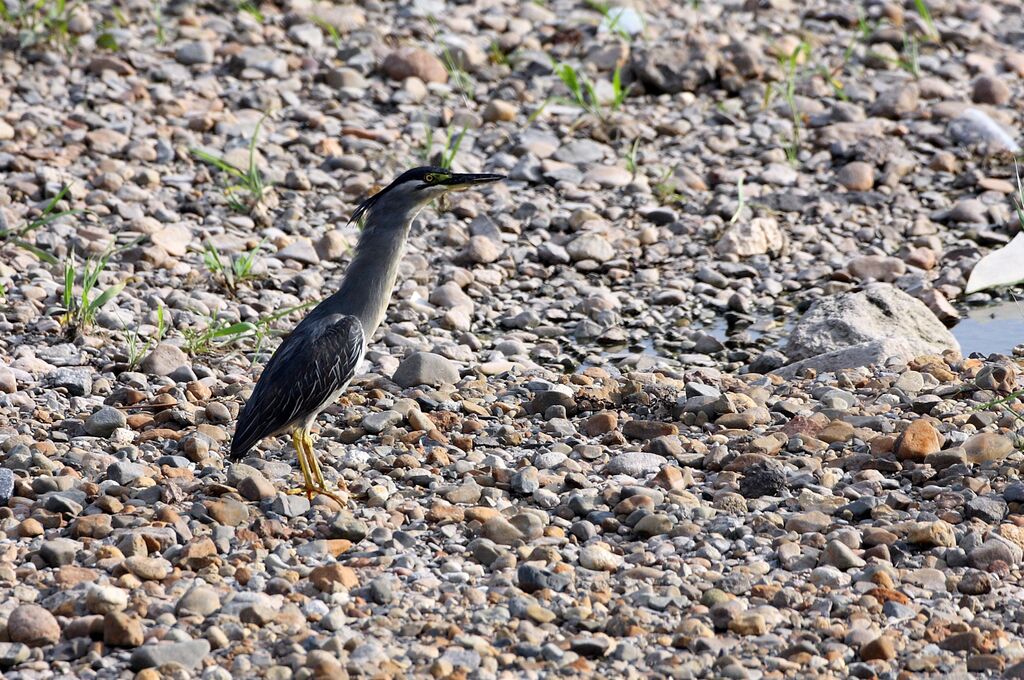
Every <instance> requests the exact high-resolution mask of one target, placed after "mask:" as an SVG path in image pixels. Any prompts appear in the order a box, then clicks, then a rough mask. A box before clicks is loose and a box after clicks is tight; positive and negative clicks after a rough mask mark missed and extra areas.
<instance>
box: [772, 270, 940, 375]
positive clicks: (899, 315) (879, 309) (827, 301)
mask: <svg viewBox="0 0 1024 680" xmlns="http://www.w3.org/2000/svg"><path fill="white" fill-rule="evenodd" d="M946 350H955V351H958V352H959V351H960V345H959V343H958V342H957V341H956V338H954V337H953V334H952V333H950V332H949V331H948V330H947V329H946V327H945V326H944V325H943V324H942V322H941V321H939V320H938V318H936V316H935V314H933V313H932V311H931V310H930V309H928V306H927V305H925V304H924V303H923V302H921V301H920V300H917V299H915V298H913V297H911V296H909V295H907V294H906V293H904V292H903V291H901V290H899V289H898V288H895V287H894V286H892V285H890V284H887V283H873V284H870V285H868V286H867V287H865V288H864V289H863V290H861V291H857V292H852V293H844V294H842V295H835V296H832V297H828V298H824V299H822V300H819V301H818V302H816V303H815V304H814V305H813V306H812V307H811V308H810V310H808V312H807V313H806V314H805V315H804V316H803V318H802V319H800V321H799V322H797V324H796V326H795V327H794V328H793V332H792V333H791V334H790V336H789V343H788V344H787V345H786V350H785V351H786V356H787V357H788V358H789V360H790V361H791V362H795V363H790V364H789V365H788V366H784V367H783V368H781V369H779V370H778V371H776V373H779V374H781V375H793V374H795V373H797V372H798V371H799V370H801V369H804V368H813V369H815V370H818V371H835V370H837V369H841V368H857V367H860V366H869V365H871V364H883V363H885V362H887V361H889V360H892V359H898V360H900V361H904V362H906V361H910V360H911V359H913V358H914V357H918V356H921V355H922V354H941V353H942V352H944V351H946Z"/></svg>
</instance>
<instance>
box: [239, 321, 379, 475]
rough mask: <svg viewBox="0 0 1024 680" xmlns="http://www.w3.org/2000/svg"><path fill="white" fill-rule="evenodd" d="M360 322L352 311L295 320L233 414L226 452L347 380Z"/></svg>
mask: <svg viewBox="0 0 1024 680" xmlns="http://www.w3.org/2000/svg"><path fill="white" fill-rule="evenodd" d="M364 343H365V340H364V338H363V327H362V324H361V323H359V319H357V318H356V317H354V316H338V315H334V316H329V317H325V318H324V319H322V320H318V321H316V322H315V323H312V324H301V325H300V326H299V327H298V328H296V330H295V332H293V333H292V334H291V335H290V336H288V337H287V338H286V339H285V341H284V342H283V343H282V344H281V346H280V347H278V348H277V351H276V352H274V356H272V357H271V358H270V361H269V362H267V367H266V368H265V369H263V374H262V375H261V376H260V379H259V380H258V381H257V383H256V389H254V390H253V392H252V396H250V397H249V400H248V401H247V402H246V404H245V408H244V409H243V410H242V414H241V415H240V416H239V417H238V425H237V427H236V428H235V436H234V438H233V439H232V441H231V458H232V459H233V460H237V459H239V458H241V457H242V456H244V455H245V453H246V451H248V450H249V449H250V448H252V447H253V446H254V445H255V444H256V442H258V441H259V440H261V439H263V438H264V437H267V436H269V435H272V434H274V433H276V432H279V431H281V430H282V429H283V428H284V427H286V426H287V425H289V424H292V423H294V422H295V421H297V420H300V419H302V418H303V417H305V416H308V415H309V414H311V413H313V412H315V411H317V410H318V409H320V408H321V407H322V406H323V405H324V402H325V401H327V400H328V399H330V398H331V395H333V394H334V393H335V392H337V391H338V390H340V389H342V388H343V387H344V386H345V384H346V383H348V382H349V381H350V380H352V377H353V376H354V375H355V372H356V369H357V368H358V365H359V362H360V361H361V360H362V358H363V349H364Z"/></svg>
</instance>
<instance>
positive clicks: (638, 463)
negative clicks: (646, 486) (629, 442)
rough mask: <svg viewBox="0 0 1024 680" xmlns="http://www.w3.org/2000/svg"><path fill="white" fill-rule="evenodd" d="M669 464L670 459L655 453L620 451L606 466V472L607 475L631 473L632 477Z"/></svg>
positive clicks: (655, 470)
mask: <svg viewBox="0 0 1024 680" xmlns="http://www.w3.org/2000/svg"><path fill="white" fill-rule="evenodd" d="M666 464H668V459H666V458H664V457H663V456H658V455H655V454H653V453H644V452H640V451H629V452H626V453H620V454H618V455H617V456H615V457H614V458H612V459H611V461H609V462H608V465H607V466H605V469H604V472H605V474H607V475H629V476H630V477H643V476H644V475H647V474H650V473H652V472H657V471H658V470H660V469H661V468H662V466H663V465H666Z"/></svg>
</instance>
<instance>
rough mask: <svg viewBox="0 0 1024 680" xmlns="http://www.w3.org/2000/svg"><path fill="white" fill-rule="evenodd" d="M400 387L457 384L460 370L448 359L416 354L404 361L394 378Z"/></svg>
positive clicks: (437, 355) (433, 355) (434, 355)
mask: <svg viewBox="0 0 1024 680" xmlns="http://www.w3.org/2000/svg"><path fill="white" fill-rule="evenodd" d="M392 380H394V381H395V382H396V383H397V384H398V385H399V386H400V387H416V386H417V385H433V386H435V387H437V386H440V385H442V384H445V383H450V384H453V383H456V382H458V380H459V370H458V369H457V368H456V367H455V364H453V363H452V362H451V361H449V360H448V359H446V358H444V357H443V356H441V355H440V354H434V353H432V352H414V353H412V354H410V355H409V356H407V357H405V359H403V360H402V363H400V364H399V365H398V369H397V370H396V371H395V374H394V375H393V376H392Z"/></svg>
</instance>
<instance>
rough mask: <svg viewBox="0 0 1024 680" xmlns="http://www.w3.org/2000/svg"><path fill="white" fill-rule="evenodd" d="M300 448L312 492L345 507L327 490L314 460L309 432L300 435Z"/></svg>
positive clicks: (341, 501)
mask: <svg viewBox="0 0 1024 680" xmlns="http://www.w3.org/2000/svg"><path fill="white" fill-rule="evenodd" d="M301 442H302V447H303V449H304V450H305V453H306V465H307V466H308V467H309V476H310V478H311V480H312V484H313V491H315V492H316V493H319V494H323V495H324V496H327V497H328V498H331V499H333V500H334V502H335V503H337V504H338V505H340V506H342V507H345V501H343V500H342V499H341V497H340V496H338V495H337V494H335V493H332V492H331V491H328V490H327V482H326V481H325V480H324V473H323V471H321V470H320V463H319V461H317V459H316V452H314V451H313V438H312V437H310V436H309V432H302V434H301Z"/></svg>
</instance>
